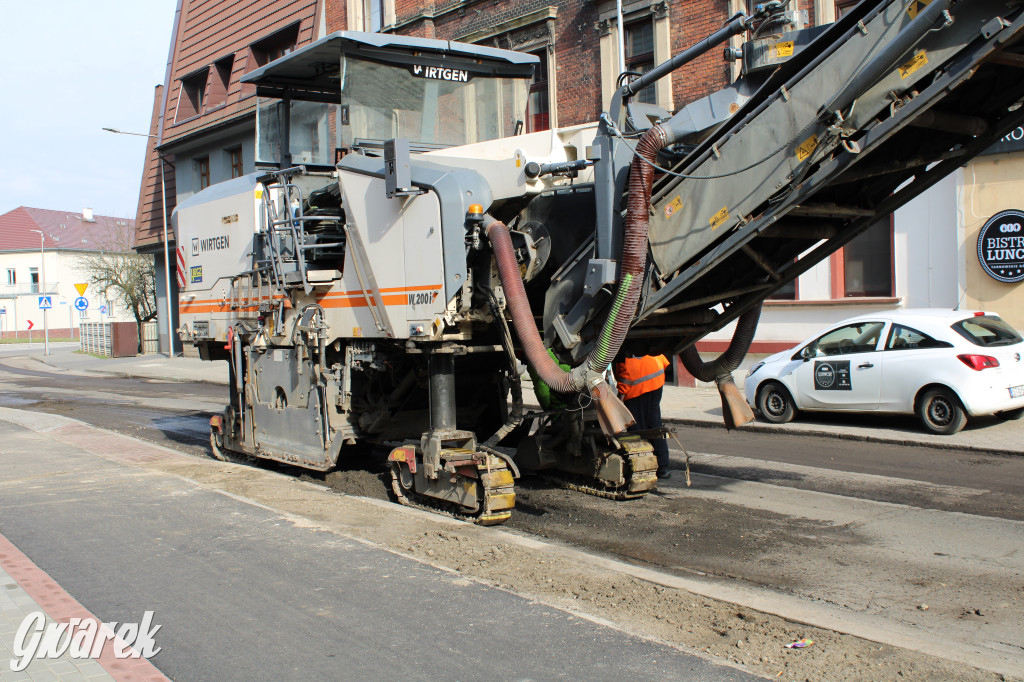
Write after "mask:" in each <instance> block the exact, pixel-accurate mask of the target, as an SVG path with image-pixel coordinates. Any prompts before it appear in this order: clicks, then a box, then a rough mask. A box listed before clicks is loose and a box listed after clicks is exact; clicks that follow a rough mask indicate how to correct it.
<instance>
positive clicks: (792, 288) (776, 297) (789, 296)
mask: <svg viewBox="0 0 1024 682" xmlns="http://www.w3.org/2000/svg"><path fill="white" fill-rule="evenodd" d="M796 282H797V280H795V279H794V280H793V281H792V282H789V283H787V284H785V285H784V286H783V287H782V288H781V289H779V290H778V291H776V292H775V293H774V294H770V295H769V296H768V300H769V301H795V300H796V299H797V289H796Z"/></svg>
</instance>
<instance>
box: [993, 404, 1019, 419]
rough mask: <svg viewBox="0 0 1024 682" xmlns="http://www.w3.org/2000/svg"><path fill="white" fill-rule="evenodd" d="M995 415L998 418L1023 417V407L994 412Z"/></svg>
mask: <svg viewBox="0 0 1024 682" xmlns="http://www.w3.org/2000/svg"><path fill="white" fill-rule="evenodd" d="M996 416H997V417H999V418H1000V419H1020V418H1021V417H1024V407H1018V408H1017V409H1016V410H1006V411H1005V412H996Z"/></svg>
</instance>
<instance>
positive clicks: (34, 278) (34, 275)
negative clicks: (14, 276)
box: [28, 268, 39, 294]
mask: <svg viewBox="0 0 1024 682" xmlns="http://www.w3.org/2000/svg"><path fill="white" fill-rule="evenodd" d="M28 278H29V280H30V281H31V282H32V289H31V293H33V294H38V293H39V268H29V269H28Z"/></svg>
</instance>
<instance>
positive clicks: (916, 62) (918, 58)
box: [900, 50, 928, 78]
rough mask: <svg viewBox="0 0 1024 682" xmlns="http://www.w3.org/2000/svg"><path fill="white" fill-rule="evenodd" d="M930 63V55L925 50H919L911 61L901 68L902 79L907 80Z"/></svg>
mask: <svg viewBox="0 0 1024 682" xmlns="http://www.w3.org/2000/svg"><path fill="white" fill-rule="evenodd" d="M927 63H928V55H927V54H926V53H925V51H924V50H918V51H917V52H916V53H914V56H913V57H911V58H910V61H909V62H907V63H906V64H903V65H902V66H901V67H900V78H906V77H907V76H909V75H910V74H912V73H914V72H915V71H917V70H918V69H920V68H921V67H922V66H924V65H925V64H927Z"/></svg>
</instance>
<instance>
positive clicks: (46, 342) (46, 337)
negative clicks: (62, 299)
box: [29, 230, 50, 355]
mask: <svg viewBox="0 0 1024 682" xmlns="http://www.w3.org/2000/svg"><path fill="white" fill-rule="evenodd" d="M29 232H37V233H38V234H39V260H41V261H42V264H41V267H40V271H39V276H40V278H41V281H40V282H39V293H41V294H42V295H43V296H45V295H46V251H44V250H43V245H44V244H45V243H46V235H45V234H43V231H42V230H29ZM48 312H49V310H48V309H47V308H43V355H49V354H50V327H49V325H48V324H47V320H46V313H48Z"/></svg>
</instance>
